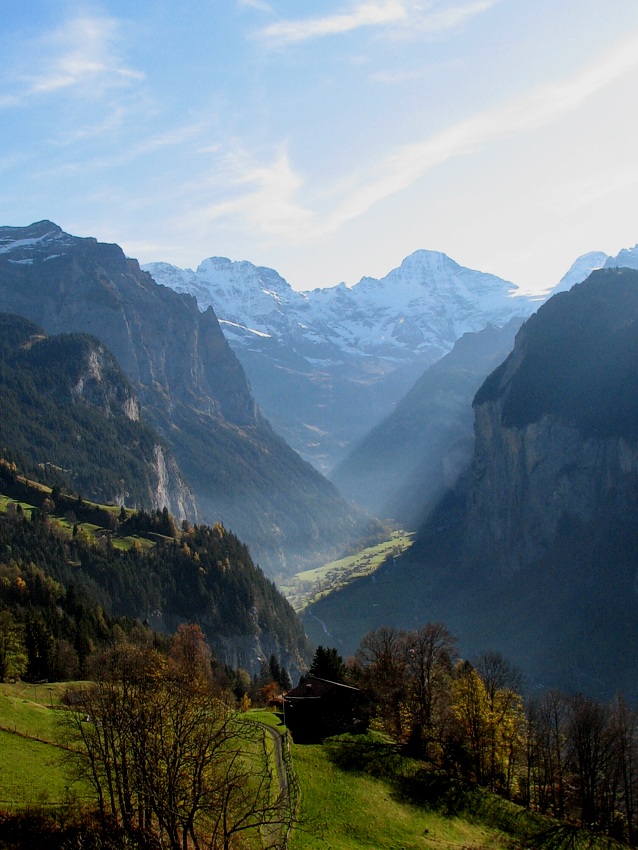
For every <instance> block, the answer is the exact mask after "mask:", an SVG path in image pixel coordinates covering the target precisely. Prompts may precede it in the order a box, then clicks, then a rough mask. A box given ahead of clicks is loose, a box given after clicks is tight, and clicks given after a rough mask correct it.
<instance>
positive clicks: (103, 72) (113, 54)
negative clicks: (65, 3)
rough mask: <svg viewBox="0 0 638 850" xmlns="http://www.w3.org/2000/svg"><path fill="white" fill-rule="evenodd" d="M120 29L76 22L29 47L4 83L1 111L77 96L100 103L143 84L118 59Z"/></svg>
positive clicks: (98, 20)
mask: <svg viewBox="0 0 638 850" xmlns="http://www.w3.org/2000/svg"><path fill="white" fill-rule="evenodd" d="M119 37H120V26H119V23H118V21H117V20H115V19H114V18H106V17H90V16H80V17H77V18H75V19H73V20H71V21H69V22H67V23H65V24H64V25H62V26H60V27H59V28H58V29H56V30H54V31H52V32H50V33H47V34H46V35H44V36H42V37H40V38H39V39H37V40H36V41H34V42H32V43H31V44H30V45H27V46H26V47H25V50H24V55H23V56H22V58H21V61H20V64H19V66H18V67H16V68H14V69H13V71H12V73H11V79H10V80H7V79H5V90H6V89H7V88H13V91H10V92H9V93H6V94H5V95H4V96H3V97H2V98H0V105H4V106H13V105H19V104H20V103H21V102H24V100H25V99H30V98H33V97H37V96H46V95H52V94H56V93H59V92H62V91H73V92H79V93H84V94H86V95H90V96H91V97H92V98H96V97H99V96H100V95H101V94H102V93H104V91H106V90H109V89H112V88H120V87H123V86H124V87H128V86H130V85H132V84H134V83H136V82H139V81H141V80H142V79H144V75H143V73H141V72H140V71H137V70H135V69H134V68H131V67H129V66H128V65H127V64H126V62H125V61H124V60H123V59H122V57H121V56H120V53H119V50H118V46H117V45H118V41H119Z"/></svg>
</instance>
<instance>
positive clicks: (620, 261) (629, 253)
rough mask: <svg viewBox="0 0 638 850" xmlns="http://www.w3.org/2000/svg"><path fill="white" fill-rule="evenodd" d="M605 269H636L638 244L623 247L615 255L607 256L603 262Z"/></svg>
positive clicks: (637, 266) (637, 264)
mask: <svg viewBox="0 0 638 850" xmlns="http://www.w3.org/2000/svg"><path fill="white" fill-rule="evenodd" d="M605 268H606V269H617V268H626V269H638V245H634V247H633V248H623V249H622V251H620V253H619V254H618V255H617V256H615V257H608V258H607V262H606V263H605Z"/></svg>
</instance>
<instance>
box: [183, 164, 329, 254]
mask: <svg viewBox="0 0 638 850" xmlns="http://www.w3.org/2000/svg"><path fill="white" fill-rule="evenodd" d="M224 171H225V179H226V182H227V185H228V188H231V189H232V188H234V189H240V190H241V188H242V187H245V186H248V187H250V188H249V191H248V192H244V193H241V194H239V195H238V196H237V197H235V198H232V199H230V200H227V201H222V202H220V203H217V204H211V205H208V206H207V207H206V208H205V209H203V210H201V211H199V212H198V213H197V215H198V217H199V216H200V215H201V216H203V217H204V218H206V219H207V220H212V219H219V218H224V217H227V216H241V217H242V218H243V219H244V220H245V221H247V222H248V224H250V225H251V226H253V227H255V228H256V229H257V230H259V231H261V232H262V233H264V234H265V235H268V236H279V237H285V238H288V239H294V240H297V239H299V238H303V237H304V236H306V235H307V234H308V233H309V232H310V231H311V229H312V226H313V222H314V216H313V214H312V213H311V212H309V211H308V210H306V209H303V207H301V206H300V205H299V204H298V203H297V201H296V200H295V197H296V195H297V194H298V193H299V191H300V190H301V189H302V187H303V179H302V178H301V177H300V176H299V175H298V174H296V173H295V171H294V170H293V168H292V167H291V165H290V160H289V157H288V153H287V151H286V149H285V147H282V149H281V150H280V151H278V153H277V155H276V157H275V160H274V161H273V162H272V163H270V164H268V165H259V166H255V165H251V164H250V162H249V160H248V157H247V155H246V154H245V153H234V154H232V155H231V156H228V157H227V158H226V160H225V162H224Z"/></svg>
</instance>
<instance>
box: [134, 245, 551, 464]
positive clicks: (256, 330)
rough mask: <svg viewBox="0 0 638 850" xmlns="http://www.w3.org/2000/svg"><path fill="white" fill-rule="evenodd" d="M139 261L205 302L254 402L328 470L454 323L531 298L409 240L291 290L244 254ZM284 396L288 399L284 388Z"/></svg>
mask: <svg viewBox="0 0 638 850" xmlns="http://www.w3.org/2000/svg"><path fill="white" fill-rule="evenodd" d="M143 268H144V269H145V270H147V271H149V273H150V274H151V275H152V276H153V277H154V279H156V280H157V281H158V282H161V283H163V284H165V285H167V286H170V287H172V288H174V289H175V290H176V291H178V292H184V293H189V294H191V295H194V296H195V297H196V298H197V300H198V304H199V306H200V309H206V308H207V307H209V306H212V307H213V309H214V310H215V313H216V315H217V316H218V317H219V319H220V324H221V326H222V328H223V331H224V333H225V335H226V337H227V339H228V340H229V343H230V344H231V347H232V348H233V350H234V351H235V353H236V354H237V356H238V357H239V358H240V359H241V361H242V363H243V365H244V368H245V369H246V372H247V374H248V376H249V379H250V382H251V385H252V386H253V388H254V391H255V394H256V397H257V399H258V402H259V404H260V407H262V408H263V409H264V411H265V412H266V414H267V416H268V418H269V420H270V421H271V422H272V423H273V425H274V427H275V428H276V429H277V430H278V431H279V433H281V434H282V435H283V436H284V437H285V438H286V439H287V440H288V442H289V443H290V444H291V445H293V447H294V448H296V449H297V450H298V451H299V452H300V453H301V454H302V456H303V457H305V458H306V459H308V460H310V461H311V462H312V463H313V464H314V465H315V466H316V467H317V468H319V469H321V470H322V471H324V472H328V471H329V470H330V469H331V468H332V467H334V465H335V464H336V463H337V462H338V461H339V460H340V459H342V458H343V457H344V456H345V454H346V452H347V450H348V447H349V446H351V445H352V444H353V442H354V441H355V440H356V439H358V438H360V437H362V436H363V435H364V434H365V433H366V431H368V430H369V429H370V427H372V425H373V424H375V423H376V422H377V421H379V420H380V419H381V418H382V417H383V416H384V415H385V414H387V413H388V412H389V411H390V410H391V409H392V405H393V404H395V403H397V402H398V401H399V400H400V399H401V397H402V396H403V395H404V394H405V393H406V392H407V391H408V390H409V389H410V387H411V385H412V384H413V383H414V381H415V380H416V379H417V378H418V377H419V376H420V374H421V373H422V372H423V370H424V369H425V368H426V367H427V366H429V365H431V364H432V363H433V362H435V361H436V360H438V359H439V358H440V357H441V356H443V355H444V354H446V353H447V352H448V351H449V350H450V349H451V348H452V346H453V345H454V343H455V341H456V340H457V338H458V337H459V336H461V335H462V334H463V333H465V332H476V331H479V330H482V328H483V327H485V325H487V324H488V323H492V324H497V325H498V324H504V323H506V322H507V321H509V320H510V319H511V318H513V317H514V316H516V315H520V316H523V317H524V316H526V315H529V313H530V312H531V311H532V310H533V309H535V306H536V302H535V301H534V300H533V299H530V298H528V297H526V296H521V297H513V293H515V292H516V287H515V286H514V284H511V283H509V282H508V281H504V280H502V279H500V278H497V277H496V276H494V275H488V274H485V273H483V272H477V271H473V270H470V269H465V268H463V267H462V266H459V265H458V264H457V263H455V262H454V261H453V260H451V259H450V258H449V257H447V256H446V255H445V254H442V253H439V252H434V251H425V250H421V251H416V252H414V253H413V254H412V255H410V256H409V257H406V258H405V259H404V261H403V262H402V264H401V266H400V267H399V268H397V269H394V270H393V271H391V272H390V273H389V274H388V275H387V276H386V277H385V278H382V279H380V280H377V279H374V278H370V277H364V278H362V279H361V281H360V282H359V283H358V284H355V286H353V287H347V286H346V285H345V284H339V285H338V286H335V287H331V288H327V289H315V290H312V291H308V292H297V291H295V290H293V289H292V287H291V286H290V284H288V283H287V282H286V281H285V280H284V279H283V278H282V277H281V276H280V275H279V274H278V273H277V272H276V271H274V270H273V269H267V268H264V267H260V266H254V265H253V264H252V263H249V262H247V261H239V262H233V261H230V260H228V259H226V258H220V257H211V258H209V259H207V260H204V261H203V262H202V263H201V264H200V265H199V267H198V268H197V270H196V271H192V270H190V269H186V270H182V269H179V268H177V267H176V266H171V265H170V264H167V263H149V264H145V265H144V266H143ZM290 397H294V398H295V399H296V402H297V403H296V405H295V408H294V409H291V406H290V404H289V403H288V399H289V398H290Z"/></svg>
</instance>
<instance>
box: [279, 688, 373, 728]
mask: <svg viewBox="0 0 638 850" xmlns="http://www.w3.org/2000/svg"><path fill="white" fill-rule="evenodd" d="M283 702H284V705H283V709H284V722H285V724H286V726H287V727H288V729H289V730H290V732H291V734H292V737H293V738H294V740H295V742H296V743H306V744H308V743H316V742H318V741H321V740H322V739H323V738H327V737H329V736H330V735H340V734H342V733H344V732H365V727H366V725H367V724H366V723H365V722H364V721H363V720H362V719H361V718H362V717H363V712H362V710H361V709H362V694H361V691H360V690H359V688H353V687H351V686H350V685H343V684H341V683H340V682H330V681H328V680H327V679H318V678H317V677H316V676H306V677H305V679H304V681H303V682H301V683H300V684H299V685H297V687H296V688H293V689H292V690H291V691H288V693H286V694H284V700H283Z"/></svg>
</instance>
